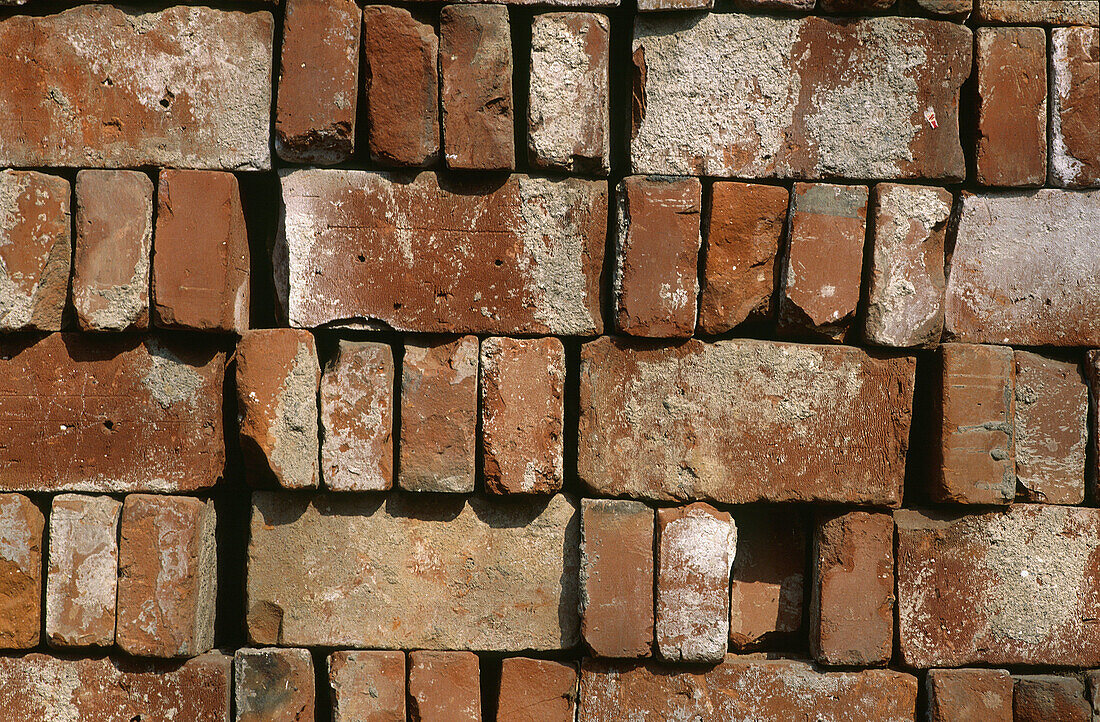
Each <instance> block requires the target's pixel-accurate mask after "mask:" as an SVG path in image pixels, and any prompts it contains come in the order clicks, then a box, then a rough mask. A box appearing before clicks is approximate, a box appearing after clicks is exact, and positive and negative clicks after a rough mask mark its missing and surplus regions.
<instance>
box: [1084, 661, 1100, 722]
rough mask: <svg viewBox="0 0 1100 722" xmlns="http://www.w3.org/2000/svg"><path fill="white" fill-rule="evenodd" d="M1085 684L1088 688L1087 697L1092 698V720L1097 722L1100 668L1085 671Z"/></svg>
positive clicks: (1098, 715) (1099, 706)
mask: <svg viewBox="0 0 1100 722" xmlns="http://www.w3.org/2000/svg"><path fill="white" fill-rule="evenodd" d="M1085 684H1086V685H1087V686H1088V688H1089V699H1091V700H1092V722H1097V720H1098V719H1100V669H1090V670H1089V671H1087V672H1085Z"/></svg>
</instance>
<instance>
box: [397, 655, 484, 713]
mask: <svg viewBox="0 0 1100 722" xmlns="http://www.w3.org/2000/svg"><path fill="white" fill-rule="evenodd" d="M480 681H481V673H480V670H479V668H478V659H477V655H476V654H473V653H472V652H426V651H419V652H410V653H409V718H410V719H412V720H415V721H416V722H481V687H480Z"/></svg>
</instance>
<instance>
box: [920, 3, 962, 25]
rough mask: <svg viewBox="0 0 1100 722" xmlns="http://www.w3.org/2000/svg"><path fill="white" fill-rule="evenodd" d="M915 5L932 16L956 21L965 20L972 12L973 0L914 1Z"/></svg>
mask: <svg viewBox="0 0 1100 722" xmlns="http://www.w3.org/2000/svg"><path fill="white" fill-rule="evenodd" d="M916 4H917V6H918V7H920V8H921V9H922V10H926V11H928V12H930V13H932V14H933V15H945V16H947V17H948V18H951V19H952V20H958V21H964V20H966V19H967V18H968V17H969V16H970V13H971V11H973V10H974V0H916Z"/></svg>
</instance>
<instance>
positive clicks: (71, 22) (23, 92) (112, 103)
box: [0, 4, 274, 170]
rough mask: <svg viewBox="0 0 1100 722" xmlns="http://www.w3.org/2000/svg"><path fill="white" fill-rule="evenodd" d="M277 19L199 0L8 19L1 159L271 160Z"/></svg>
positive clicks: (110, 164) (97, 163)
mask: <svg viewBox="0 0 1100 722" xmlns="http://www.w3.org/2000/svg"><path fill="white" fill-rule="evenodd" d="M273 27H274V23H273V21H272V18H271V13H269V12H266V11H264V12H247V13H246V12H228V11H223V10H214V9H212V8H208V7H196V6H192V5H178V6H175V7H169V8H167V9H165V10H163V11H160V12H148V13H141V12H138V11H129V12H128V11H126V10H123V9H121V8H116V7H113V6H111V5H108V4H101V5H99V4H92V5H82V6H80V7H75V8H72V9H70V10H65V11H64V12H61V13H57V14H53V15H43V16H27V15H16V16H14V17H10V18H7V19H6V20H3V21H0V56H2V57H4V58H7V59H8V62H6V63H5V64H4V67H3V70H0V108H9V109H11V108H18V109H19V112H18V113H16V114H8V115H7V117H6V119H5V120H4V121H0V167H2V166H32V167H33V166H69V167H78V168H79V167H81V166H86V167H93V168H135V167H139V166H146V165H156V166H172V167H176V168H220V169H225V170H266V169H268V168H270V167H271V153H270V150H269V146H268V143H269V135H270V133H269V130H270V126H271V117H270V108H271V39H272V32H273ZM228 59H232V62H227V60H228Z"/></svg>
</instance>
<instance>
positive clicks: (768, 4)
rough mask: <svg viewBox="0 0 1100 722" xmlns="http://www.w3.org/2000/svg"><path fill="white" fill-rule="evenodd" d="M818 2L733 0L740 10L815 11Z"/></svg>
mask: <svg viewBox="0 0 1100 722" xmlns="http://www.w3.org/2000/svg"><path fill="white" fill-rule="evenodd" d="M815 4H817V0H733V6H734V7H735V8H738V9H740V10H813V9H814V5H815Z"/></svg>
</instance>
